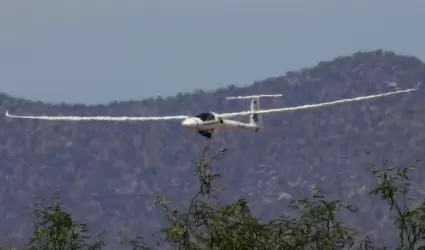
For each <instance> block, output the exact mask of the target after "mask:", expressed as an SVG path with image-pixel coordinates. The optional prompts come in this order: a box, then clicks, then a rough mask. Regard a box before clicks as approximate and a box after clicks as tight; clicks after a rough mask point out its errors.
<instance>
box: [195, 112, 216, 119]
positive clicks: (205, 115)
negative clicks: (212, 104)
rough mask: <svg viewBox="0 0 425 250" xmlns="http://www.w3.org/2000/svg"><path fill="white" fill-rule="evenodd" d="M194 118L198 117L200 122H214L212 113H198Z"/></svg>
mask: <svg viewBox="0 0 425 250" xmlns="http://www.w3.org/2000/svg"><path fill="white" fill-rule="evenodd" d="M195 117H198V118H199V119H201V120H202V121H211V120H215V116H214V115H213V114H212V113H208V112H205V113H200V114H198V115H195Z"/></svg>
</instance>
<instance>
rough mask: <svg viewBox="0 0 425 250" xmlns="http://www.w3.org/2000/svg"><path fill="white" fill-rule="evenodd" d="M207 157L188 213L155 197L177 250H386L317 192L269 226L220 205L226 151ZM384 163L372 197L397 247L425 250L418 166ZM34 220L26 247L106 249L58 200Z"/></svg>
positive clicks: (135, 242) (236, 207)
mask: <svg viewBox="0 0 425 250" xmlns="http://www.w3.org/2000/svg"><path fill="white" fill-rule="evenodd" d="M207 152H208V147H206V148H205V149H204V150H203V151H202V156H201V157H200V159H199V160H198V161H197V162H196V168H195V171H194V174H195V175H196V177H197V180H198V185H199V186H198V191H197V193H196V194H195V195H194V197H193V198H192V200H191V202H190V205H189V207H188V209H187V211H180V210H178V209H175V208H173V207H172V206H171V205H170V202H168V201H167V200H166V199H165V198H163V197H160V196H157V197H156V198H157V202H156V204H157V205H159V206H160V207H161V209H162V211H163V213H164V215H165V216H166V218H167V220H168V226H167V227H165V228H164V229H163V230H162V231H161V232H162V235H163V236H162V240H163V241H164V242H166V243H167V244H169V245H170V246H172V247H174V248H175V249H193V250H207V249H208V250H219V249H241V250H244V249H262V250H266V249H283V250H285V249H293V250H298V249H299V250H304V249H325V250H327V249H387V248H385V247H383V248H378V247H377V246H374V244H373V243H372V241H371V240H370V238H369V237H367V236H366V237H365V238H364V239H360V238H359V234H358V231H357V230H354V229H352V228H349V227H347V226H345V225H344V223H343V222H341V221H339V220H338V219H337V214H338V212H340V211H341V210H346V211H349V212H353V213H354V212H356V211H357V209H356V208H354V207H353V206H351V205H347V204H344V203H343V202H341V201H339V200H331V201H330V200H328V199H326V196H325V195H324V194H323V193H322V192H321V191H320V190H319V189H314V192H313V194H312V197H311V198H310V199H300V200H294V201H292V202H290V203H289V207H290V208H292V209H294V210H295V212H296V216H286V215H285V216H281V217H279V218H277V219H275V220H271V221H269V222H261V221H260V220H259V218H257V217H255V216H254V215H253V214H252V213H251V210H250V207H249V205H248V203H247V201H246V200H244V199H238V200H237V201H235V202H233V203H230V204H222V203H221V202H220V198H219V195H220V192H221V191H222V190H220V189H216V188H215V186H216V184H215V180H216V179H217V178H219V177H220V175H219V174H217V173H215V172H214V171H213V162H214V160H215V159H217V158H218V157H220V156H224V155H225V154H226V152H227V150H226V149H225V150H220V151H218V152H216V153H215V154H213V155H212V156H207ZM386 163H387V161H384V167H383V170H380V169H379V168H377V167H376V166H373V168H372V174H373V175H374V176H375V177H376V180H377V186H376V187H375V188H374V189H373V190H371V191H370V194H371V195H376V196H378V197H380V199H382V200H384V201H386V202H387V203H388V205H389V208H388V209H389V211H390V212H395V218H394V225H395V226H396V228H397V229H398V232H397V235H395V237H396V238H397V240H398V242H397V249H409V250H410V249H412V250H413V249H425V244H424V243H423V241H424V240H425V202H422V203H420V205H419V206H417V207H416V208H412V206H409V204H408V203H409V201H413V199H411V198H410V197H409V192H410V188H409V186H410V185H409V182H408V181H407V180H408V179H409V178H408V174H409V172H410V171H411V170H414V169H415V168H414V167H413V166H412V167H408V168H404V169H396V170H394V169H392V168H386ZM34 214H35V216H36V227H35V232H34V236H33V237H31V238H30V240H29V243H28V244H27V248H25V249H28V250H30V249H31V250H33V249H93V250H95V249H101V248H102V247H103V246H105V244H104V242H103V241H100V240H96V241H93V242H91V241H89V239H90V236H89V231H88V229H87V226H86V225H85V224H80V223H77V222H75V221H74V219H73V218H72V216H71V214H69V213H67V212H64V211H63V209H62V207H61V203H60V200H59V199H54V202H53V204H52V205H45V204H44V203H40V204H37V206H36V209H35V213H34ZM122 244H123V246H129V247H131V249H133V250H148V249H150V248H148V247H147V245H146V243H145V242H144V238H142V237H136V238H135V239H126V240H123V241H122ZM158 245H159V244H158ZM10 249H12V248H10ZM155 249H156V248H155Z"/></svg>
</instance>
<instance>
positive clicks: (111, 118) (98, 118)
mask: <svg viewBox="0 0 425 250" xmlns="http://www.w3.org/2000/svg"><path fill="white" fill-rule="evenodd" d="M6 117H11V118H19V119H37V120H64V121H157V120H183V119H186V118H188V117H189V116H185V115H176V116H145V117H143V116H136V117H131V116H28V115H12V114H10V113H9V112H8V111H6Z"/></svg>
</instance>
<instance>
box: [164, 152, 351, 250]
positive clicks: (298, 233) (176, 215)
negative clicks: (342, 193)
mask: <svg viewBox="0 0 425 250" xmlns="http://www.w3.org/2000/svg"><path fill="white" fill-rule="evenodd" d="M206 149H207V148H206ZM206 149H205V150H204V151H203V156H202V157H201V159H200V160H199V161H198V162H197V167H196V175H197V177H198V183H199V191H198V193H197V194H196V195H195V196H194V198H193V199H192V202H191V204H190V206H189V209H188V211H187V212H181V211H178V210H176V209H172V208H170V206H169V203H168V202H167V201H166V200H165V199H164V198H161V197H158V201H157V204H160V206H161V207H162V209H163V211H164V213H165V214H166V216H167V218H168V221H169V223H170V225H169V227H167V228H165V229H164V230H163V233H164V240H165V241H167V242H169V243H171V244H172V245H174V246H175V247H176V248H178V249H342V248H344V247H351V246H353V245H354V236H355V233H356V231H355V230H353V229H350V228H347V227H345V226H344V224H343V223H342V222H340V221H337V220H336V213H337V212H338V211H339V210H340V209H341V208H344V209H348V210H349V211H352V212H355V211H356V209H355V208H353V207H352V206H349V205H345V204H343V203H342V202H340V201H330V202H329V201H326V200H325V199H324V196H323V195H322V193H321V192H320V190H318V189H316V190H315V191H316V193H315V194H314V196H313V199H312V200H308V199H303V200H298V201H293V202H291V204H290V206H291V207H292V208H294V209H296V210H297V211H298V213H299V215H300V216H299V217H300V218H299V219H296V218H291V217H287V216H282V217H281V218H279V219H277V220H272V221H270V222H267V223H262V222H260V220H259V219H258V218H256V217H255V216H253V215H252V213H251V210H250V208H249V206H248V204H247V202H246V201H245V200H244V199H239V200H238V201H236V202H235V203H231V204H227V205H221V204H220V203H219V202H218V194H216V193H217V190H214V189H213V188H212V187H213V186H214V183H213V182H214V180H215V179H216V178H218V177H220V176H219V175H218V174H215V173H214V172H213V168H212V162H213V161H214V159H216V158H217V157H218V156H221V155H224V153H225V152H226V150H222V151H219V152H218V153H216V154H215V155H213V156H212V157H206V156H205V152H206Z"/></svg>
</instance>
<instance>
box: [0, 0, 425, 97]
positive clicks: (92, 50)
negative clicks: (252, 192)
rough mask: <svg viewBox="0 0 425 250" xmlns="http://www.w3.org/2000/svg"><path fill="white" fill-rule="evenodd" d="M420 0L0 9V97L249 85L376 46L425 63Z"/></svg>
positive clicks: (88, 0)
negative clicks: (4, 95)
mask: <svg viewBox="0 0 425 250" xmlns="http://www.w3.org/2000/svg"><path fill="white" fill-rule="evenodd" d="M424 30H425V1H424V0H405V1H400V0H380V1H378V0H375V1H371V0H355V1H341V0H332V1H331V0H321V1H316V0H310V1H302V0H292V1H286V0H263V1H258V0H239V1H236V0H235V1H232V0H214V1H202V0H178V1H176V0H169V1H165V0H150V1H146V0H132V1H130V0H67V1H65V0H37V1H28V0H26V1H24V0H0V86H1V89H0V92H5V93H7V94H11V95H13V96H17V97H25V98H30V99H37V100H44V101H53V102H61V101H65V102H72V103H75V102H83V103H88V104H92V103H105V102H108V101H111V100H128V99H143V98H145V97H148V96H156V95H174V94H175V93H177V92H179V91H181V92H186V91H191V90H193V89H195V88H202V89H207V90H211V89H215V88H217V87H221V86H226V85H229V84H235V85H248V84H251V83H253V82H254V81H256V80H262V79H265V78H267V77H272V76H279V75H284V74H285V73H286V72H287V71H288V70H298V69H300V68H302V67H310V66H314V65H315V64H316V63H317V62H318V61H320V60H329V59H332V58H333V57H335V56H338V55H346V54H351V53H353V52H355V51H357V50H374V49H378V48H383V49H388V50H393V51H395V52H397V53H403V54H411V55H416V56H418V57H419V58H420V59H422V60H424V59H425V32H424Z"/></svg>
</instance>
